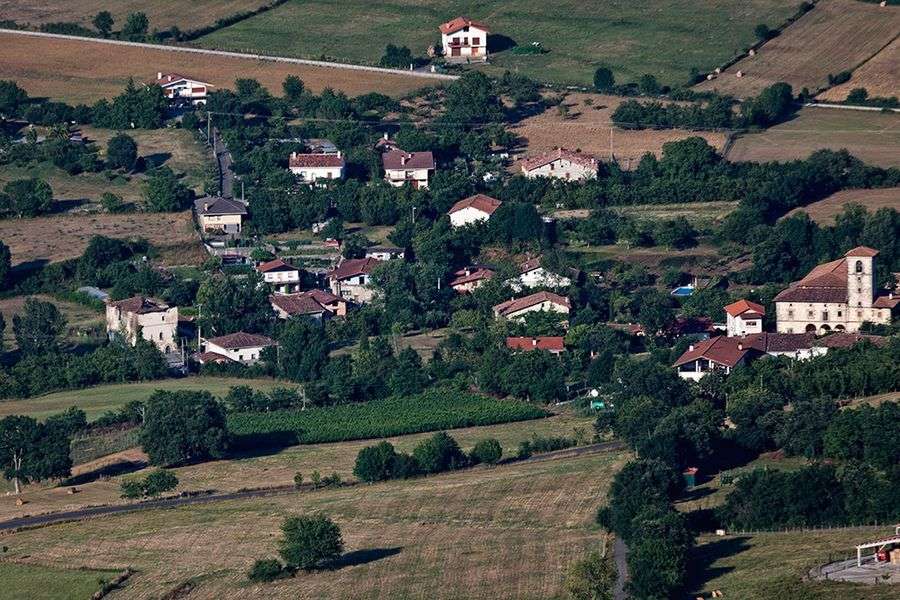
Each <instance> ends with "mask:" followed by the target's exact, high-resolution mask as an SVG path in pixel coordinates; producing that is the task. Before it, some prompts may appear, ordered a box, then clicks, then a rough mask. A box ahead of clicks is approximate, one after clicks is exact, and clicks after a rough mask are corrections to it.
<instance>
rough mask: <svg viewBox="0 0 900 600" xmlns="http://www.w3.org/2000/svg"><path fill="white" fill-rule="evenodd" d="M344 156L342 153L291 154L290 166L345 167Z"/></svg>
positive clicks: (311, 167) (313, 167) (308, 167)
mask: <svg viewBox="0 0 900 600" xmlns="http://www.w3.org/2000/svg"><path fill="white" fill-rule="evenodd" d="M344 164H345V163H344V157H343V156H341V155H340V154H291V157H290V158H289V159H288V166H289V167H291V168H298V169H299V168H307V169H315V168H327V167H343V166H344Z"/></svg>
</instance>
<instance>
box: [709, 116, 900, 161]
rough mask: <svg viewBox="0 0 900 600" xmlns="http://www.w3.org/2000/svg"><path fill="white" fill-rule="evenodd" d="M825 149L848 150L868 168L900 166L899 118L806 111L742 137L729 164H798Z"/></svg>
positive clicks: (736, 143)
mask: <svg viewBox="0 0 900 600" xmlns="http://www.w3.org/2000/svg"><path fill="white" fill-rule="evenodd" d="M822 148H830V149H832V150H840V149H842V148H846V149H847V150H848V151H849V152H850V153H851V154H853V155H854V156H856V157H857V158H859V159H862V160H863V161H865V162H867V163H869V164H872V165H878V166H882V167H897V166H900V114H898V113H883V112H869V111H857V110H845V109H838V108H813V107H807V108H803V109H801V110H800V111H799V112H798V113H797V115H796V116H795V117H794V118H793V119H791V120H790V121H787V122H785V123H781V124H780V125H776V126H774V127H770V128H769V129H766V130H765V131H763V132H760V133H750V134H746V135H742V136H740V137H739V138H738V139H737V140H736V141H735V142H734V145H733V146H732V147H731V150H730V151H729V152H728V154H727V156H726V157H727V158H728V160H730V161H742V160H752V161H760V162H764V161H770V160H781V161H784V160H796V159H803V158H807V157H808V156H809V155H810V154H812V153H813V152H814V151H816V150H819V149H822Z"/></svg>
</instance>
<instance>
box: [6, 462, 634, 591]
mask: <svg viewBox="0 0 900 600" xmlns="http://www.w3.org/2000/svg"><path fill="white" fill-rule="evenodd" d="M625 460H626V455H624V454H618V455H616V454H601V455H590V456H583V457H578V458H570V459H559V460H550V461H543V462H532V463H519V464H513V465H508V466H500V467H494V468H476V469H473V470H468V471H461V472H457V473H450V474H445V475H439V476H434V477H427V478H421V479H414V480H408V481H392V482H385V483H379V484H374V485H367V486H356V487H351V488H343V489H334V490H321V491H316V492H302V493H298V494H293V495H290V496H282V497H273V498H267V499H258V500H243V501H230V502H222V503H216V504H209V505H198V506H194V507H189V508H178V509H173V510H153V511H143V512H140V513H134V514H129V515H123V516H116V517H106V518H102V519H94V520H88V521H84V522H80V523H66V524H61V525H55V526H51V527H46V528H40V529H33V530H29V531H21V532H17V533H12V534H4V535H0V542H2V544H3V545H4V546H7V547H8V552H7V553H6V554H5V555H4V559H5V560H9V561H16V562H23V563H27V564H36V565H42V566H47V567H59V566H63V565H65V566H67V567H70V568H71V567H74V566H78V567H96V566H97V565H102V567H103V568H114V567H116V568H117V567H124V566H126V565H130V566H132V567H133V568H135V569H136V570H137V571H138V574H137V575H136V576H135V577H133V578H132V579H131V580H130V581H129V583H128V585H127V589H126V590H123V592H122V593H124V594H125V596H127V597H128V598H136V599H145V598H159V597H161V596H163V595H165V594H166V593H167V592H169V591H171V590H173V589H174V588H176V587H178V586H180V585H183V584H184V583H185V582H188V581H190V582H191V583H192V584H193V589H192V590H191V592H190V596H189V597H190V598H192V599H194V598H203V599H211V598H215V599H226V598H248V597H253V598H262V597H265V598H348V599H349V598H352V599H358V598H429V599H432V598H434V599H441V598H488V597H490V598H497V599H506V598H516V599H522V598H549V597H554V596H557V595H559V594H561V592H562V580H563V576H564V572H565V567H566V566H567V565H568V564H569V563H571V562H572V561H574V560H576V559H577V558H579V557H581V556H583V555H584V553H585V551H586V550H587V548H589V547H590V546H593V545H596V544H598V543H599V542H600V540H601V538H602V532H601V531H599V530H597V529H596V527H595V525H594V524H593V523H594V515H595V512H596V509H597V507H598V506H599V505H600V504H601V503H602V502H603V498H604V496H605V494H606V491H607V488H608V485H609V481H610V479H611V477H612V475H613V473H614V472H615V471H616V470H617V469H618V468H620V467H621V465H622V464H623V462H624V461H625ZM320 512H322V513H325V514H327V515H328V516H329V517H331V518H332V519H334V520H335V522H337V523H338V525H339V526H340V527H341V530H342V533H343V537H344V543H345V551H346V552H348V553H350V555H349V556H348V557H347V561H346V563H347V564H346V566H343V567H342V568H339V569H337V570H333V571H324V572H316V573H309V574H302V575H300V576H298V577H297V578H294V579H287V580H283V581H279V582H276V583H273V584H267V585H265V586H258V585H251V584H249V583H248V582H247V581H246V575H245V573H246V571H247V569H248V568H249V567H250V565H251V564H252V563H253V561H254V560H256V559H258V558H263V557H270V556H275V555H276V550H277V546H276V541H277V539H278V538H279V537H280V532H279V527H280V525H281V523H282V521H283V519H284V518H285V517H287V516H292V515H298V514H310V513H320Z"/></svg>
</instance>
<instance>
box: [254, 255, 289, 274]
mask: <svg viewBox="0 0 900 600" xmlns="http://www.w3.org/2000/svg"><path fill="white" fill-rule="evenodd" d="M256 270H257V271H259V272H260V273H268V272H270V271H299V269H298V268H297V267H295V266H294V265H290V264H288V263H286V262H284V261H283V260H281V259H280V258H276V259H275V260H270V261H269V262H264V263H260V264H258V265H257V266H256Z"/></svg>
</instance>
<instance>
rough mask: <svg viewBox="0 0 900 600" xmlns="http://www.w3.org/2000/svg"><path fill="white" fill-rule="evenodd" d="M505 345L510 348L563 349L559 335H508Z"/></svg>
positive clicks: (556, 350) (558, 350) (554, 350)
mask: <svg viewBox="0 0 900 600" xmlns="http://www.w3.org/2000/svg"><path fill="white" fill-rule="evenodd" d="M506 347H507V348H509V349H510V350H547V351H549V352H562V351H563V350H565V349H566V348H565V344H564V342H563V338H562V337H559V336H542V337H508V338H506Z"/></svg>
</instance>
